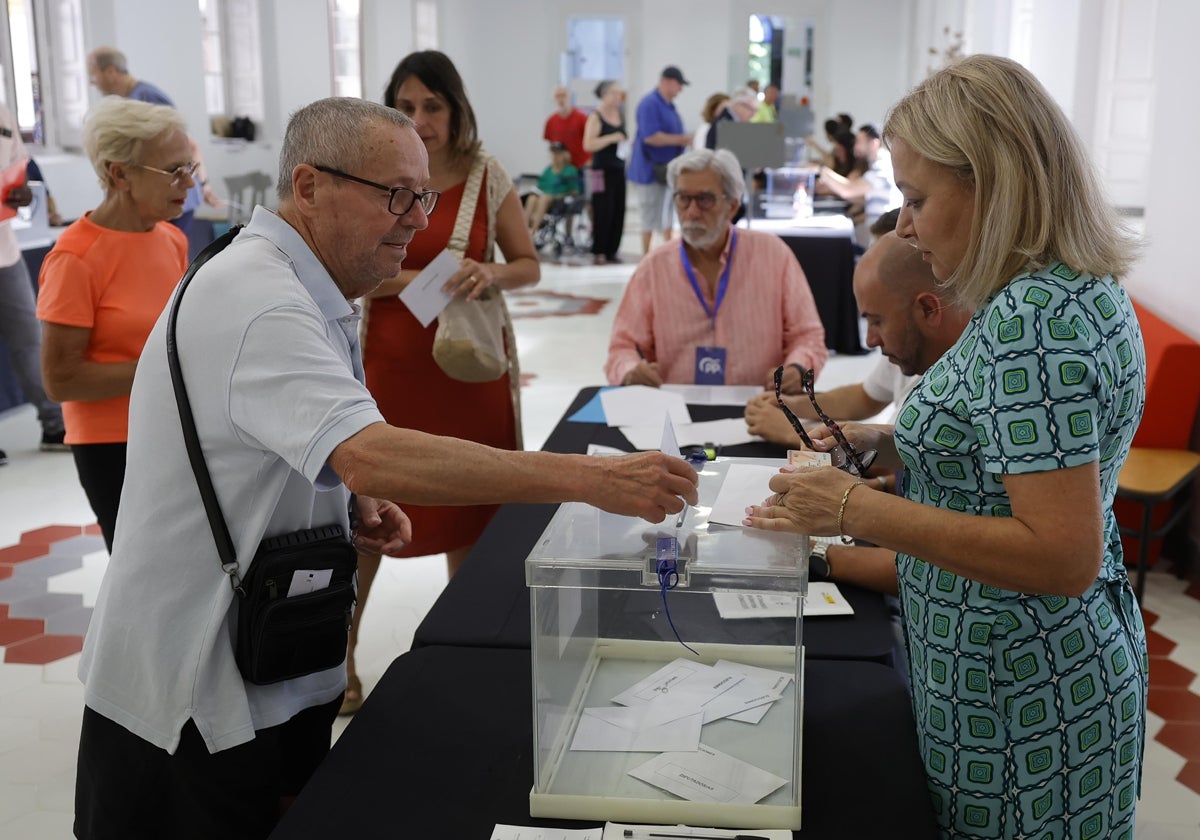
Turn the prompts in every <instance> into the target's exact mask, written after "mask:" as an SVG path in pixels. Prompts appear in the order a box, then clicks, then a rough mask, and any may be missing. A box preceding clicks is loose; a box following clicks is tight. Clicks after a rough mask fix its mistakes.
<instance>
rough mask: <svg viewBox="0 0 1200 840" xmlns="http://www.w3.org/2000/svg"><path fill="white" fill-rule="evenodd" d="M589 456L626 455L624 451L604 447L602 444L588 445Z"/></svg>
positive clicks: (612, 447) (613, 447)
mask: <svg viewBox="0 0 1200 840" xmlns="http://www.w3.org/2000/svg"><path fill="white" fill-rule="evenodd" d="M587 454H589V455H628V454H629V453H628V452H626V451H625V450H624V449H617V447H615V446H605V445H604V444H602V443H589V444H588V448H587Z"/></svg>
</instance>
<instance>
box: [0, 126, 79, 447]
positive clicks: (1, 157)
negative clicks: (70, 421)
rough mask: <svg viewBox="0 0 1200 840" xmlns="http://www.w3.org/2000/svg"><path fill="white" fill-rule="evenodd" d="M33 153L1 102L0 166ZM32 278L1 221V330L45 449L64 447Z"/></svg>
mask: <svg viewBox="0 0 1200 840" xmlns="http://www.w3.org/2000/svg"><path fill="white" fill-rule="evenodd" d="M28 157H29V152H27V151H26V149H25V144H24V142H22V140H21V130H20V128H19V127H18V126H17V121H16V119H14V118H13V115H12V112H11V111H9V110H8V108H6V107H5V106H3V105H0V169H7V168H8V167H10V166H14V165H16V164H18V163H20V162H21V161H23V160H25V159H27V158H28ZM2 200H3V202H4V204H5V205H6V206H7V207H8V208H10V209H11V210H15V209H16V208H18V207H24V206H26V205H28V204H29V202H30V201H32V200H33V193H32V192H31V191H30V190H29V187H27V186H25V184H24V183H22V184H21V185H20V186H16V187H11V188H10V189H9V190H8V191H7V193H5V195H4V196H2ZM36 305H37V304H36V301H35V299H34V295H33V281H32V280H31V279H30V277H29V268H28V267H27V266H26V265H25V258H24V256H22V254H21V245H20V243H19V242H18V241H17V234H16V233H15V232H14V231H13V228H12V218H11V217H10V218H9V219H6V220H4V221H0V335H2V336H4V346H5V348H6V349H7V351H8V361H9V365H10V366H11V368H12V371H13V373H14V374H16V379H17V382H18V383H19V384H20V386H21V391H22V392H23V393H24V395H25V399H26V400H27V401H28V402H30V403H32V404H33V407H34V408H36V409H37V415H38V424H39V425H40V426H41V427H42V442H41V449H42V450H44V451H56V450H65V449H66V445H65V444H64V443H63V414H62V408H61V407H60V406H59V404H58V403H57V402H55V401H54V400H53V399H52V398H51V397H50V396H48V395H47V393H46V389H45V387H44V386H43V384H42V372H41V358H42V331H41V328H40V327H39V326H38V321H37V315H36V314H35V313H36ZM6 463H8V453H6V452H5V451H4V450H2V449H0V465H3V464H6Z"/></svg>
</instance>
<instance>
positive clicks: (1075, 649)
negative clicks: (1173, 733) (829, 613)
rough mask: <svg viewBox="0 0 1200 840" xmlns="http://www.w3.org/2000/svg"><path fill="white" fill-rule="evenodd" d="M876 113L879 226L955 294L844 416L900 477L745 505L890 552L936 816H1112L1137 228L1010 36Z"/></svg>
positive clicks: (1141, 736) (792, 489)
mask: <svg viewBox="0 0 1200 840" xmlns="http://www.w3.org/2000/svg"><path fill="white" fill-rule="evenodd" d="M883 136H884V137H885V138H886V140H887V143H888V145H889V146H890V148H891V151H892V155H893V160H894V163H895V173H896V182H897V184H899V186H900V189H901V191H902V192H903V194H904V204H903V206H902V209H901V211H900V217H899V221H898V223H897V226H896V232H897V234H898V235H899V236H900V237H902V238H903V239H905V240H907V241H909V242H910V243H912V245H913V246H915V247H916V248H917V249H918V250H919V251H920V252H921V255H922V257H923V258H924V259H925V261H926V262H928V263H929V264H930V266H931V267H932V269H933V274H934V276H935V277H937V279H938V281H939V283H940V284H941V286H942V288H943V290H944V291H945V293H946V294H947V295H949V296H951V298H952V299H954V300H955V301H956V302H958V303H959V304H960V305H962V306H964V307H967V308H969V309H971V310H972V311H973V315H972V317H971V319H970V321H969V322H968V324H967V326H966V329H965V330H964V331H963V334H962V336H961V337H960V338H959V339H958V341H957V342H956V343H955V345H954V346H953V347H952V348H951V349H950V350H949V351H948V352H947V353H945V354H944V355H943V356H942V357H941V358H940V359H939V360H938V361H937V362H936V363H935V364H934V365H933V367H931V368H930V369H929V370H928V371H927V372H926V373H925V375H924V376H923V377H922V379H921V382H920V383H919V384H918V385H917V387H916V388H914V389H913V391H912V392H911V393H910V394H909V397H908V399H907V400H906V402H905V405H904V408H903V410H902V411H901V413H900V416H899V417H898V418H897V422H896V425H895V427H894V430H886V429H880V428H877V427H868V426H857V425H853V424H847V426H845V427H843V432H844V433H845V435H846V437H847V438H848V439H849V440H850V441H851V443H852V444H853V445H854V446H855V447H857V448H859V449H861V450H876V451H877V452H878V457H877V459H876V466H877V467H880V468H898V467H900V466H901V465H903V466H904V467H906V468H907V470H908V480H907V481H906V485H907V492H906V497H905V498H900V497H898V496H894V495H890V494H885V493H870V492H862V491H859V492H855V491H856V490H858V488H859V487H860V486H862V485H863V483H864V482H863V481H862V480H861V479H858V478H856V477H854V476H851V475H848V474H847V473H845V472H842V471H840V470H836V469H833V468H831V467H819V468H815V469H810V470H804V471H801V472H795V473H789V474H781V475H779V476H776V477H774V478H772V479H771V481H770V490H771V491H773V492H774V493H775V495H774V496H772V497H770V498H769V499H767V500H766V502H765V503H764V504H762V505H757V506H753V507H752V508H751V510H750V514H749V516H748V517H747V519H746V521H745V523H744V524H746V525H750V526H753V527H758V528H767V529H775V530H789V531H798V532H800V533H804V534H813V535H836V534H844V535H847V536H851V537H855V538H857V539H862V540H868V541H870V542H872V543H874V544H876V545H886V546H888V547H889V548H893V549H895V550H896V551H898V552H899V553H898V555H897V564H896V566H897V568H896V578H897V585H898V587H899V591H900V601H901V603H902V604H903V605H904V630H905V635H906V637H907V639H906V640H907V648H908V650H909V651H911V652H912V654H913V655H912V656H910V657H909V675H910V681H909V682H910V685H911V689H912V701H913V716H914V718H915V720H916V723H917V735H918V745H919V747H920V751H921V755H922V758H923V760H924V764H925V772H926V781H927V783H928V787H929V793H930V796H931V798H932V800H933V804H934V813H935V816H936V818H937V822H938V825H939V827H940V829H941V836H943V837H951V836H953V837H956V838H984V837H989V838H990V837H1043V836H1046V835H1051V836H1059V837H1079V836H1083V835H1084V834H1090V835H1093V836H1095V837H1113V838H1116V837H1132V836H1133V831H1134V825H1135V820H1136V815H1135V808H1136V803H1137V799H1138V795H1139V786H1140V784H1141V761H1142V752H1143V748H1144V745H1145V737H1146V696H1147V692H1148V656H1147V652H1146V633H1145V629H1144V626H1143V624H1142V617H1141V610H1140V609H1139V608H1138V604H1137V602H1136V599H1135V597H1134V593H1133V588H1132V587H1131V586H1130V583H1129V580H1128V578H1127V576H1126V573H1125V566H1124V562H1123V554H1122V548H1121V537H1120V531H1119V528H1118V526H1117V522H1116V518H1115V517H1114V515H1113V500H1114V498H1115V496H1116V491H1117V477H1118V475H1119V473H1120V471H1121V468H1122V466H1123V464H1124V462H1125V459H1126V456H1127V455H1128V453H1129V447H1130V444H1131V442H1132V440H1133V436H1134V434H1135V432H1136V431H1137V426H1138V423H1139V421H1140V419H1141V415H1142V409H1143V406H1144V404H1145V396H1146V359H1145V350H1144V348H1143V345H1142V336H1141V332H1140V330H1139V328H1138V323H1137V318H1136V316H1135V314H1134V311H1133V305H1132V303H1131V301H1130V298H1129V295H1128V294H1127V293H1126V292H1125V290H1124V289H1123V288H1122V287H1121V286H1120V285H1119V282H1118V280H1119V278H1121V277H1124V276H1126V275H1127V274H1128V272H1129V270H1130V268H1131V267H1132V265H1133V262H1134V257H1135V253H1136V247H1137V246H1136V240H1135V238H1134V236H1133V234H1132V232H1131V231H1129V230H1128V229H1127V228H1125V227H1124V225H1123V224H1122V223H1121V221H1120V218H1119V217H1118V215H1117V213H1116V211H1115V209H1114V208H1113V205H1112V203H1111V202H1110V201H1109V200H1108V199H1107V197H1106V196H1105V195H1104V192H1103V190H1102V188H1101V186H1100V183H1099V180H1098V178H1097V176H1096V174H1095V172H1094V170H1093V168H1092V164H1091V162H1090V161H1089V160H1088V158H1087V153H1086V152H1085V151H1084V146H1083V143H1082V142H1081V141H1080V139H1079V137H1078V135H1077V134H1076V133H1075V130H1074V128H1073V127H1072V126H1071V123H1070V121H1069V120H1068V119H1067V117H1066V115H1065V114H1063V112H1062V110H1061V109H1060V108H1059V107H1058V105H1057V104H1056V103H1055V102H1054V100H1053V98H1052V97H1051V96H1050V94H1049V93H1048V92H1047V91H1046V89H1045V88H1044V87H1043V86H1042V85H1041V84H1040V83H1039V82H1038V80H1037V79H1036V78H1035V77H1034V76H1033V75H1032V74H1031V73H1030V72H1029V71H1028V70H1026V69H1025V68H1024V67H1022V66H1021V65H1019V64H1017V63H1016V62H1014V61H1011V60H1010V59H1006V58H1000V57H998V56H991V55H972V56H968V57H966V58H964V59H962V60H961V61H957V62H955V63H953V64H951V65H950V66H949V67H947V68H945V69H943V70H941V71H939V72H937V73H935V74H933V75H932V76H930V77H929V78H927V79H926V80H925V81H924V82H922V83H921V84H920V85H918V86H917V87H916V88H914V89H913V90H912V92H910V93H909V94H908V95H907V96H905V98H904V99H902V100H901V101H900V102H899V103H898V104H897V105H896V106H895V107H893V108H892V110H891V112H890V114H889V116H888V119H887V122H886V124H885V125H884V130H883ZM830 442H831V438H830V436H829V435H828V434H827V433H824V432H823V431H822V430H817V435H816V436H814V443H815V444H816V445H817V446H818V447H819V448H822V449H826V450H828V449H829V448H830ZM1085 826H1086V828H1085Z"/></svg>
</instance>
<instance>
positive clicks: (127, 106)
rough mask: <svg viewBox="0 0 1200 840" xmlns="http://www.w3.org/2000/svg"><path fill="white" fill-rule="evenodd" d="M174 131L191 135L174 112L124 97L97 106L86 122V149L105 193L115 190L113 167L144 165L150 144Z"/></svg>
mask: <svg viewBox="0 0 1200 840" xmlns="http://www.w3.org/2000/svg"><path fill="white" fill-rule="evenodd" d="M170 131H179V132H182V133H184V134H186V133H187V124H186V123H185V122H184V121H183V117H182V116H181V115H180V113H179V112H178V111H176V110H175V109H174V108H168V107H167V106H166V105H151V104H150V103H148V102H139V101H138V100H136V99H125V98H123V97H120V96H106V97H104V98H103V99H101V100H100V101H99V102H97V103H96V104H95V106H93V107H92V109H91V110H90V111H88V114H87V116H86V117H85V118H84V121H83V149H84V151H85V152H86V153H87V156H88V160H90V161H91V162H92V168H93V169H95V170H96V175H97V176H98V177H99V178H100V186H101V187H102V188H103V189H104V190H105V192H107V191H108V190H110V189H112V186H113V182H112V176H110V175H109V174H108V165H109V164H110V163H126V164H132V163H138V162H140V161H141V158H142V146H144V145H145V143H146V141H147V140H153V139H154V138H155V137H158V136H159V135H160V134H166V133H167V132H170Z"/></svg>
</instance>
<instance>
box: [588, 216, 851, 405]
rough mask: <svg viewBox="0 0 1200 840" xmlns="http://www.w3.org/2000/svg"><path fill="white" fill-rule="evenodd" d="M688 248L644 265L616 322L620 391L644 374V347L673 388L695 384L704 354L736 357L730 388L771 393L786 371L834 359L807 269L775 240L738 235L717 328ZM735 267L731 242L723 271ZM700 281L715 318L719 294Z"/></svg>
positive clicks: (673, 245) (651, 257)
mask: <svg viewBox="0 0 1200 840" xmlns="http://www.w3.org/2000/svg"><path fill="white" fill-rule="evenodd" d="M679 248H680V242H679V240H674V241H672V242H668V243H666V244H665V245H662V246H660V247H658V248H656V249H654V250H653V251H651V252H650V253H649V254H647V255H646V256H645V257H643V258H642V261H641V262H640V263H638V267H637V270H636V271H634V273H633V277H631V278H630V280H629V287H628V288H627V289H626V291H625V297H624V298H623V299H622V300H621V306H620V308H619V309H618V310H617V316H616V319H615V320H614V322H613V331H612V339H611V341H610V342H609V346H608V362H607V363H606V364H605V366H604V373H605V375H606V376H607V377H608V381H609V382H610V383H612V384H613V385H619V384H620V383H621V382H622V380H624V378H625V375H626V374H627V373H629V371H631V370H633V368H635V367H637V364H638V362H639V361H640V359H639V358H638V349H639V348H640V349H641V351H642V353H643V354H644V355H645V357H646V359H647V361H651V362H657V363H658V374H659V376H660V377H661V378H662V381H663V382H665V383H671V384H690V383H692V382H694V381H695V368H696V347H700V346H709V345H714V344H715V345H717V346H719V347H725V348H726V349H727V351H728V354H727V358H726V372H725V384H726V385H761V386H763V387H767V386H768V384H769V381H770V374H771V372H772V371H773V370H774V369H775V368H776V367H778V366H779V365H780V364H793V363H797V364H801V365H803V366H804V367H806V368H811V369H812V370H814V371H815V372H817V373H820V372H821V368H822V367H823V366H824V364H825V360H826V359H827V358H829V352H828V351H827V350H826V349H825V328H824V327H823V326H822V325H821V318H820V316H819V315H818V314H817V306H816V303H814V302H813V296H812V290H811V289H809V287H808V280H807V279H806V278H805V276H804V271H803V269H801V268H800V263H799V262H797V261H796V257H795V255H794V254H792V252H791V250H790V249H789V248H788V246H787V245H786V244H785V243H784V242H783V240H782V239H780V238H779V237H778V236H776V235H775V234H773V233H764V232H761V231H754V230H742V229H738V232H737V247H736V248H735V249H734V254H733V262H732V264H731V265H730V271H729V286H728V289H727V290H726V292H725V299H724V301H723V302H722V303H721V308H720V310H719V311H718V312H717V318H716V332H715V335H714V331H713V321H712V319H710V318H709V317H708V315H707V314H706V313H705V311H704V307H703V306H702V305H701V304H700V301H699V300H698V299H697V298H696V293H695V292H694V291H693V290H692V284H691V283H690V282H689V281H688V277H687V273H686V272H685V271H684V268H683V260H682V259H681V258H680V253H679ZM728 260H729V240H728V238H727V239H726V242H725V250H724V252H723V254H722V256H721V270H722V271H724V269H725V265H726V263H727V261H728ZM696 279H697V281H698V282H699V285H700V288H701V290H702V291H703V292H704V294H705V300H706V302H707V304H708V308H709V310H710V311H711V310H712V309H713V308H714V306H715V304H716V301H715V295H713V294H710V293H709V291H708V289H707V288H706V285H707V284H706V283H705V282H704V280H703V278H702V277H701V276H700V275H699V274H698V273H697V275H696Z"/></svg>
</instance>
